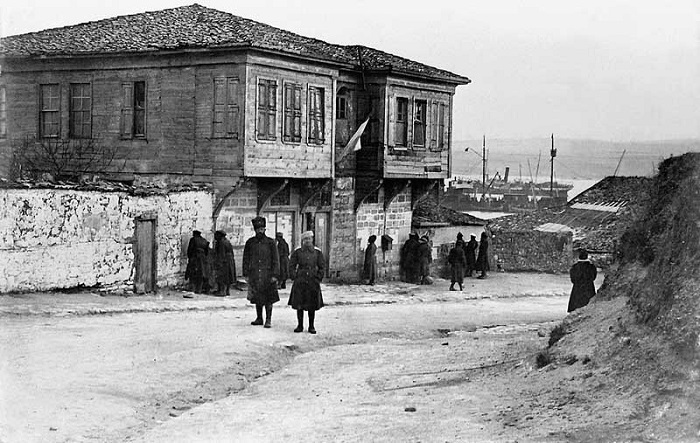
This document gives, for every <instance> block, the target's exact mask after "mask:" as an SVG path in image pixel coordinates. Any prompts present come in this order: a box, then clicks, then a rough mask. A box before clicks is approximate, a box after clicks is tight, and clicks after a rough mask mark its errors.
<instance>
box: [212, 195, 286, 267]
mask: <svg viewBox="0 0 700 443" xmlns="http://www.w3.org/2000/svg"><path fill="white" fill-rule="evenodd" d="M257 204H258V195H257V189H256V187H255V186H254V185H252V184H246V185H243V186H241V187H240V188H238V189H236V191H235V192H234V193H233V194H231V195H229V196H228V197H226V199H225V200H224V202H223V203H222V205H221V210H220V211H219V213H218V215H217V217H216V228H215V229H216V230H221V231H224V232H225V233H226V238H228V240H229V241H230V242H231V245H232V246H233V255H234V259H235V261H236V272H237V273H238V274H239V276H240V275H242V274H241V269H243V268H242V266H243V247H244V246H245V242H246V241H247V240H248V239H249V238H251V237H253V236H254V235H255V230H254V229H253V225H252V224H251V221H252V220H253V219H254V218H255V216H256V215H257ZM266 234H267V235H268V236H269V237H273V238H274V236H275V233H274V232H271V231H270V230H268V231H267V232H266ZM208 240H209V239H208ZM287 240H288V241H289V239H287ZM210 241H211V240H210Z"/></svg>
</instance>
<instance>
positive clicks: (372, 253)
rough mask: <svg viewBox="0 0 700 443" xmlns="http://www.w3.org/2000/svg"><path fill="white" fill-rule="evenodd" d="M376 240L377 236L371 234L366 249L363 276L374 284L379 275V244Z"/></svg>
mask: <svg viewBox="0 0 700 443" xmlns="http://www.w3.org/2000/svg"><path fill="white" fill-rule="evenodd" d="M375 241H377V236H376V235H370V236H369V238H368V239H367V249H365V266H364V269H363V271H364V272H363V277H364V279H365V280H367V284H369V285H374V279H375V278H376V277H377V245H375V244H374V242H375Z"/></svg>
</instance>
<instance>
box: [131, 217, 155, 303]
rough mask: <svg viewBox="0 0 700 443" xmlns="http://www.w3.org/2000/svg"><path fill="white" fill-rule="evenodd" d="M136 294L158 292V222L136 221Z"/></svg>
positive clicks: (152, 220) (143, 219) (141, 219)
mask: <svg viewBox="0 0 700 443" xmlns="http://www.w3.org/2000/svg"><path fill="white" fill-rule="evenodd" d="M134 266H135V267H136V273H135V276H134V292H137V293H144V292H155V290H156V220H155V219H153V218H137V219H136V244H135V245H134Z"/></svg>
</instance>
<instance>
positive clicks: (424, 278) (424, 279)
mask: <svg viewBox="0 0 700 443" xmlns="http://www.w3.org/2000/svg"><path fill="white" fill-rule="evenodd" d="M432 262H433V248H432V247H431V246H430V238H429V237H428V236H427V235H424V236H422V237H421V238H420V242H419V243H418V264H419V268H418V273H419V275H420V284H421V285H429V284H432V281H431V279H430V263H432Z"/></svg>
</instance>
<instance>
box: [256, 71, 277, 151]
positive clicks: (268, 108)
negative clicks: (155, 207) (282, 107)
mask: <svg viewBox="0 0 700 443" xmlns="http://www.w3.org/2000/svg"><path fill="white" fill-rule="evenodd" d="M277 83H278V82H277V80H275V79H271V78H265V77H258V79H257V82H256V87H255V95H256V99H255V100H256V120H255V138H256V140H259V141H275V140H277V102H278V97H277ZM261 86H264V89H265V94H264V100H261ZM271 86H272V87H274V91H273V92H271V91H270V87H271ZM271 98H273V99H274V103H271V100H270V99H271ZM263 122H264V124H265V126H266V128H261V126H262V125H263ZM261 129H266V131H265V132H264V133H263V132H261Z"/></svg>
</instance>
